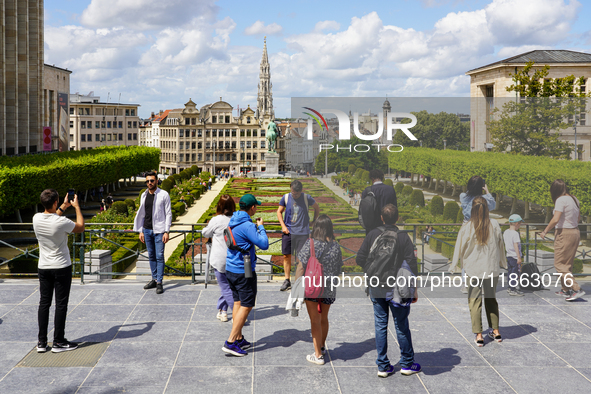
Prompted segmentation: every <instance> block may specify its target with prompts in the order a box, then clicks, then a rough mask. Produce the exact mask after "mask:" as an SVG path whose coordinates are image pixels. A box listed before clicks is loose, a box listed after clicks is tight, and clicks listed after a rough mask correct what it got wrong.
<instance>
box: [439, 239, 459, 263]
mask: <svg viewBox="0 0 591 394" xmlns="http://www.w3.org/2000/svg"><path fill="white" fill-rule="evenodd" d="M448 242H449V243H450V244H452V245H447V244H444V243H442V244H441V254H442V255H443V256H445V257H447V258H448V259H451V258H453V257H454V245H455V244H456V241H455V240H454V241H448Z"/></svg>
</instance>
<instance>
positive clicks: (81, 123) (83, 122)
mask: <svg viewBox="0 0 591 394" xmlns="http://www.w3.org/2000/svg"><path fill="white" fill-rule="evenodd" d="M80 128H81V129H85V128H86V122H85V121H82V122H80Z"/></svg>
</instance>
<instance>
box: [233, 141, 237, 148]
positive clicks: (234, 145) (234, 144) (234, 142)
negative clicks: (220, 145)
mask: <svg viewBox="0 0 591 394" xmlns="http://www.w3.org/2000/svg"><path fill="white" fill-rule="evenodd" d="M232 149H236V141H232Z"/></svg>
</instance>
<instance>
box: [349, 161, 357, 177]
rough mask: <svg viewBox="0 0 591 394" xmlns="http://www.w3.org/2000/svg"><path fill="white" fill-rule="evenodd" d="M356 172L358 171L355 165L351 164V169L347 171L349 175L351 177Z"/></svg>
mask: <svg viewBox="0 0 591 394" xmlns="http://www.w3.org/2000/svg"><path fill="white" fill-rule="evenodd" d="M356 170H357V167H355V164H349V168H348V171H347V172H348V173H349V174H351V175H352V174H354V173H355V171H356Z"/></svg>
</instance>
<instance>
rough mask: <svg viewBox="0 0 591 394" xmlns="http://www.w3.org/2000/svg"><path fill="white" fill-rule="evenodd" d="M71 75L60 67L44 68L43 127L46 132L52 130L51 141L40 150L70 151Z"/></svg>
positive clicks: (46, 65)
mask: <svg viewBox="0 0 591 394" xmlns="http://www.w3.org/2000/svg"><path fill="white" fill-rule="evenodd" d="M70 74H72V71H70V70H66V69H63V68H60V67H56V66H50V65H49V64H45V65H44V66H43V107H42V108H41V114H42V125H43V130H44V131H45V130H46V129H47V128H50V130H51V133H49V130H48V131H47V133H48V134H50V135H51V138H50V139H51V141H47V142H48V143H47V144H46V143H45V142H46V141H44V142H42V143H41V145H40V148H39V149H38V150H41V151H48V150H59V151H67V150H69V145H70V143H69V134H70V133H69V121H70V119H69V118H70V117H69V115H68V114H69V109H68V108H69V102H70ZM43 138H44V139H45V136H43Z"/></svg>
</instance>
